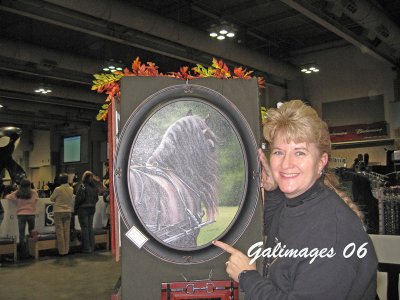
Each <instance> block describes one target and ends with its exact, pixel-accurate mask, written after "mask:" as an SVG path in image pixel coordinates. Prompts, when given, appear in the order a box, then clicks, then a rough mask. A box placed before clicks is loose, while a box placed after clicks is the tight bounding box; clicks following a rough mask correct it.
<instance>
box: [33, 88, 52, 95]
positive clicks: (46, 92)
mask: <svg viewBox="0 0 400 300" xmlns="http://www.w3.org/2000/svg"><path fill="white" fill-rule="evenodd" d="M51 92H53V91H52V90H51V89H49V88H44V87H40V88H37V89H36V90H35V93H38V94H48V93H51Z"/></svg>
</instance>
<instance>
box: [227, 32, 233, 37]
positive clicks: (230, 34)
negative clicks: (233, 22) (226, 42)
mask: <svg viewBox="0 0 400 300" xmlns="http://www.w3.org/2000/svg"><path fill="white" fill-rule="evenodd" d="M226 36H227V37H234V36H235V33H234V32H228V34H227V35H226Z"/></svg>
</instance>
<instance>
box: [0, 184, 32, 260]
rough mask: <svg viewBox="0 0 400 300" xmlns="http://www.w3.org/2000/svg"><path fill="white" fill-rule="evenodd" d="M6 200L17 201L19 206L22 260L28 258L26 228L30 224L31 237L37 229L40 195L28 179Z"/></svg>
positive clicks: (18, 216)
mask: <svg viewBox="0 0 400 300" xmlns="http://www.w3.org/2000/svg"><path fill="white" fill-rule="evenodd" d="M6 199H8V200H11V201H15V202H16V205H17V218H18V230H19V253H20V258H25V257H27V256H28V251H27V249H26V240H25V227H26V224H28V230H29V235H32V231H33V229H34V228H35V214H36V203H37V201H38V199H39V196H38V193H37V192H36V191H35V190H33V189H32V188H31V182H30V181H29V180H28V179H22V180H21V183H20V185H19V188H18V189H17V190H16V191H14V192H12V193H11V194H9V195H7V196H6Z"/></svg>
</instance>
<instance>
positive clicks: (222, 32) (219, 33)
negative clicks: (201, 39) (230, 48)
mask: <svg viewBox="0 0 400 300" xmlns="http://www.w3.org/2000/svg"><path fill="white" fill-rule="evenodd" d="M236 31H237V29H236V28H235V26H234V25H233V24H228V23H227V22H225V21H222V22H221V23H220V24H213V25H211V28H210V29H209V30H208V32H209V35H210V37H212V38H217V39H218V40H224V39H225V37H228V38H233V37H234V36H236Z"/></svg>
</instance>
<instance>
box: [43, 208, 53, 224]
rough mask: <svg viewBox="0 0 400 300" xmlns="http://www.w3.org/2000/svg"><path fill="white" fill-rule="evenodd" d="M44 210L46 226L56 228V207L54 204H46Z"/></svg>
mask: <svg viewBox="0 0 400 300" xmlns="http://www.w3.org/2000/svg"><path fill="white" fill-rule="evenodd" d="M44 207H45V210H44V226H54V212H53V209H54V205H53V204H45V206H44Z"/></svg>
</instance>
